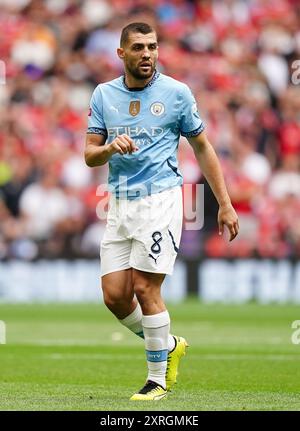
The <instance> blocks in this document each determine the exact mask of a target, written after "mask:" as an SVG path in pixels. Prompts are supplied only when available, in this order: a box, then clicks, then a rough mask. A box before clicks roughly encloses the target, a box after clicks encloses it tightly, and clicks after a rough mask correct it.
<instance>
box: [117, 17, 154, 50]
mask: <svg viewBox="0 0 300 431" xmlns="http://www.w3.org/2000/svg"><path fill="white" fill-rule="evenodd" d="M130 33H142V34H149V33H156V31H155V30H154V28H153V27H151V25H149V24H147V23H145V22H132V23H131V24H128V25H126V27H124V28H123V30H122V33H121V39H120V46H124V45H126V43H127V42H128V36H129V34H130Z"/></svg>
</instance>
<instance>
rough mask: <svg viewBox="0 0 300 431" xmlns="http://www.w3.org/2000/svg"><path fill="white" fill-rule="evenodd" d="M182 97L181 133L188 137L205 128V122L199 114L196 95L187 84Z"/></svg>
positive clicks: (197, 133)
mask: <svg viewBox="0 0 300 431" xmlns="http://www.w3.org/2000/svg"><path fill="white" fill-rule="evenodd" d="M182 99H183V100H182V110H181V116H180V133H181V135H182V136H185V137H186V138H191V137H193V136H197V135H199V134H200V133H201V132H202V131H203V130H204V124H203V121H202V119H201V117H200V115H199V112H198V107H197V103H196V100H195V97H194V96H193V93H192V92H191V90H190V89H189V87H188V86H187V85H184V87H183V92H182Z"/></svg>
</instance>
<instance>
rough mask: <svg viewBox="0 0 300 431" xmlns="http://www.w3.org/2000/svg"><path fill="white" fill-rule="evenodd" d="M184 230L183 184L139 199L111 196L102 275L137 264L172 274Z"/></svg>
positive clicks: (138, 267)
mask: <svg viewBox="0 0 300 431" xmlns="http://www.w3.org/2000/svg"><path fill="white" fill-rule="evenodd" d="M181 230H182V192H181V187H179V186H178V187H174V188H172V189H168V190H164V191H163V192H160V193H155V194H153V195H150V196H146V197H144V198H141V199H138V200H126V199H116V198H115V197H114V196H111V197H110V200H109V210H108V215H107V224H106V229H105V233H104V236H103V239H102V241H101V252H100V257H101V275H102V276H103V275H105V274H109V273H110V272H115V271H120V270H124V269H128V268H135V269H138V270H140V271H146V272H152V273H161V274H172V272H173V267H174V263H175V259H176V256H177V252H178V247H179V242H180V237H181Z"/></svg>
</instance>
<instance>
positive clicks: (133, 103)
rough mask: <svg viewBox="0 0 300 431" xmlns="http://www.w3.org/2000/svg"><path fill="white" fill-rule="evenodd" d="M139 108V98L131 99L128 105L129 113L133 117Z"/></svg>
mask: <svg viewBox="0 0 300 431" xmlns="http://www.w3.org/2000/svg"><path fill="white" fill-rule="evenodd" d="M140 109H141V102H140V101H139V100H132V101H131V102H130V105H129V113H130V114H131V115H132V116H133V117H135V116H136V115H138V113H139V112H140Z"/></svg>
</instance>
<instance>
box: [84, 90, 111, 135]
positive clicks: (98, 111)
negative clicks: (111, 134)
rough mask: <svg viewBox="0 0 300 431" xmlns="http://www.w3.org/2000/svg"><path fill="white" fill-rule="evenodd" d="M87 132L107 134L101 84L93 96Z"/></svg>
mask: <svg viewBox="0 0 300 431" xmlns="http://www.w3.org/2000/svg"><path fill="white" fill-rule="evenodd" d="M87 133H95V134H97V135H103V136H107V130H106V126H105V122H104V119H103V103H102V96H101V90H100V86H99V85H98V87H96V88H95V90H94V92H93V94H92V97H91V102H90V109H89V113H88V128H87Z"/></svg>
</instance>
